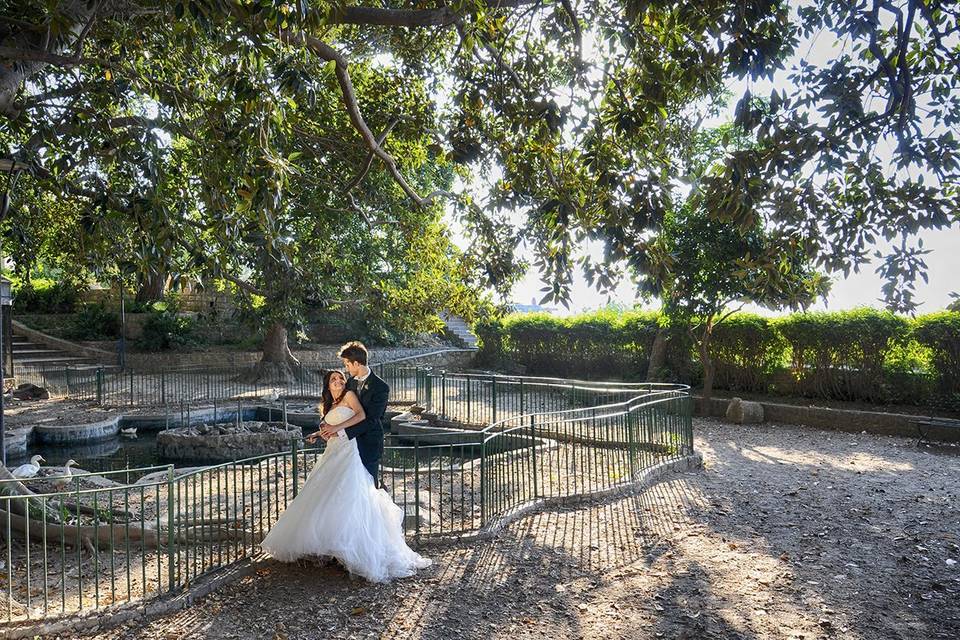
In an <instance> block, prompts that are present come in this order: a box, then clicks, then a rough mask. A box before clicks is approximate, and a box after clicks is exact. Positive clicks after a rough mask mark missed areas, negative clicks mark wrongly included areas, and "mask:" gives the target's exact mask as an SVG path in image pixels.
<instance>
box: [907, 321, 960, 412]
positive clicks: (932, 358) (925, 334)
mask: <svg viewBox="0 0 960 640" xmlns="http://www.w3.org/2000/svg"><path fill="white" fill-rule="evenodd" d="M912 337H913V339H914V340H915V341H916V342H917V344H919V345H920V346H921V347H923V348H925V349H926V350H927V351H928V354H929V362H930V368H931V369H932V372H933V374H934V376H935V378H936V385H937V388H936V392H937V398H936V399H935V400H937V402H936V404H942V405H943V406H944V408H948V409H951V410H954V411H960V312H958V311H943V312H941V313H933V314H930V315H926V316H921V317H919V318H917V319H916V320H915V321H914V323H913V331H912Z"/></svg>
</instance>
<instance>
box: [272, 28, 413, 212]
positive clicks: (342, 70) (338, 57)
mask: <svg viewBox="0 0 960 640" xmlns="http://www.w3.org/2000/svg"><path fill="white" fill-rule="evenodd" d="M280 39H281V41H282V42H284V43H286V44H288V45H292V46H300V47H305V48H306V49H307V50H309V51H310V52H311V53H313V54H314V55H316V56H317V57H319V58H320V59H322V60H327V61H331V62H333V63H334V65H335V66H334V74H335V75H336V76H337V82H338V84H339V85H340V91H341V93H342V94H343V102H344V106H346V108H347V115H348V116H349V118H350V122H351V123H352V124H353V127H354V129H356V130H357V133H359V134H360V137H361V138H363V141H364V142H365V143H366V145H367V147H368V148H369V149H370V150H371V151H372V152H373V154H374V155H376V156H377V157H378V158H380V160H381V161H382V162H383V163H384V164H385V165H387V169H388V170H389V171H390V175H392V176H393V179H394V180H395V181H396V182H397V184H399V185H400V188H401V189H403V192H404V193H405V194H407V197H408V198H410V199H411V200H413V201H414V202H415V203H417V205H419V206H421V207H425V206H427V205H429V204H430V198H422V197H420V195H419V194H418V193H417V192H416V191H415V190H414V189H413V187H411V186H410V184H409V183H408V182H407V180H406V178H404V177H403V174H401V173H400V170H399V169H398V168H397V162H396V160H394V159H393V156H391V155H390V154H389V153H387V152H386V151H385V150H384V149H383V147H381V146H380V144H379V143H378V142H377V139H376V138H375V137H374V135H373V132H372V131H370V127H368V126H367V123H366V121H365V120H364V119H363V114H361V113H360V105H359V104H358V103H357V95H356V93H355V92H354V90H353V82H352V80H351V79H350V72H349V71H347V59H346V58H345V57H344V56H343V54H341V53H340V52H339V51H337V50H336V49H334V48H333V47H331V46H330V45H328V44H327V43H326V42H323V41H322V40H320V39H319V38H315V37H313V36H311V35H307V34H304V33H302V32H293V31H281V32H280Z"/></svg>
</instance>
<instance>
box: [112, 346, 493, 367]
mask: <svg viewBox="0 0 960 640" xmlns="http://www.w3.org/2000/svg"><path fill="white" fill-rule="evenodd" d="M338 349H339V345H337V346H330V347H325V348H321V349H311V350H298V349H294V350H293V355H294V356H296V357H297V359H298V360H300V362H302V363H303V365H304V366H305V367H307V368H317V367H320V366H328V365H330V364H335V363H337V351H338ZM415 351H416V350H414V349H386V348H385V349H376V348H373V349H371V360H372V362H373V363H374V364H376V363H377V362H383V361H392V360H395V359H398V358H403V361H404V362H405V363H408V364H410V365H411V366H415V365H420V366H432V367H438V368H442V369H448V370H450V371H457V370H460V369H466V368H469V366H470V363H471V362H472V360H473V356H474V354H475V353H476V350H473V349H466V350H450V349H446V350H432V349H431V350H429V351H428V352H426V353H423V354H422V355H413V356H411V357H407V356H408V354H409V353H410V352H415ZM421 351H422V350H421ZM126 357H127V365H128V366H129V367H131V368H133V369H135V370H137V371H144V372H153V371H160V370H162V369H171V368H174V367H205V368H209V369H212V370H218V369H234V368H242V367H249V366H252V365H253V364H254V363H256V362H258V361H259V360H260V352H259V351H204V352H187V353H181V352H170V353H128V354H127V356H126Z"/></svg>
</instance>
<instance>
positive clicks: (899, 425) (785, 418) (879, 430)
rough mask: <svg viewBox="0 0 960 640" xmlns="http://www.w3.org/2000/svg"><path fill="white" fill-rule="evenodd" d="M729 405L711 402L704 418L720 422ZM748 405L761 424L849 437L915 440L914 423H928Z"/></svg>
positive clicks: (937, 434)
mask: <svg viewBox="0 0 960 640" xmlns="http://www.w3.org/2000/svg"><path fill="white" fill-rule="evenodd" d="M693 401H694V405H695V410H696V411H697V412H698V413H701V414H702V412H701V411H700V409H701V408H702V406H703V398H702V397H700V396H693ZM729 402H730V398H711V399H710V406H709V407H708V409H709V410H708V412H707V415H709V416H711V417H715V418H723V417H724V416H725V415H726V411H727V405H728V404H729ZM751 402H757V403H759V404H761V405H763V420H764V424H768V423H774V424H776V423H782V424H791V425H798V426H802V427H816V428H818V429H830V430H833V431H846V432H850V433H860V432H861V431H866V432H867V433H875V434H878V435H886V436H901V437H904V438H917V437H919V435H920V434H919V433H918V432H917V427H916V425H915V424H914V422H915V421H919V420H929V419H930V416H923V415H913V414H907V413H885V412H883V411H860V410H856V409H833V408H831V407H817V406H812V405H808V406H804V405H797V404H784V403H779V402H765V401H762V400H751ZM924 431H925V432H926V433H927V435H928V436H929V438H930V439H931V440H942V441H945V442H960V429H951V428H937V427H930V428H925V429H924Z"/></svg>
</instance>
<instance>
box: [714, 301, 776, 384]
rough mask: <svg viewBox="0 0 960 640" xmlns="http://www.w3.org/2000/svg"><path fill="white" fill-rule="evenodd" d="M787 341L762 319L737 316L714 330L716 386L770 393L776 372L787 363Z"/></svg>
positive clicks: (750, 315)
mask: <svg viewBox="0 0 960 640" xmlns="http://www.w3.org/2000/svg"><path fill="white" fill-rule="evenodd" d="M785 350H786V342H785V341H784V339H783V336H781V335H780V333H778V332H777V330H776V328H775V327H774V323H773V322H772V321H771V320H770V319H768V318H764V317H762V316H758V315H753V314H749V313H737V314H734V315H732V316H730V317H729V318H727V319H726V320H724V321H723V322H721V323H720V324H718V325H717V326H716V327H714V330H713V336H712V338H711V341H710V356H711V357H712V358H713V362H714V365H715V367H716V372H715V376H716V377H715V379H714V385H715V386H716V387H717V388H718V389H729V390H731V391H754V392H760V393H766V392H767V391H768V390H769V387H770V383H771V380H772V379H773V375H774V373H775V372H776V371H777V370H778V369H780V368H782V367H783V366H784V365H785V364H786V361H785V357H784V356H785Z"/></svg>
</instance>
